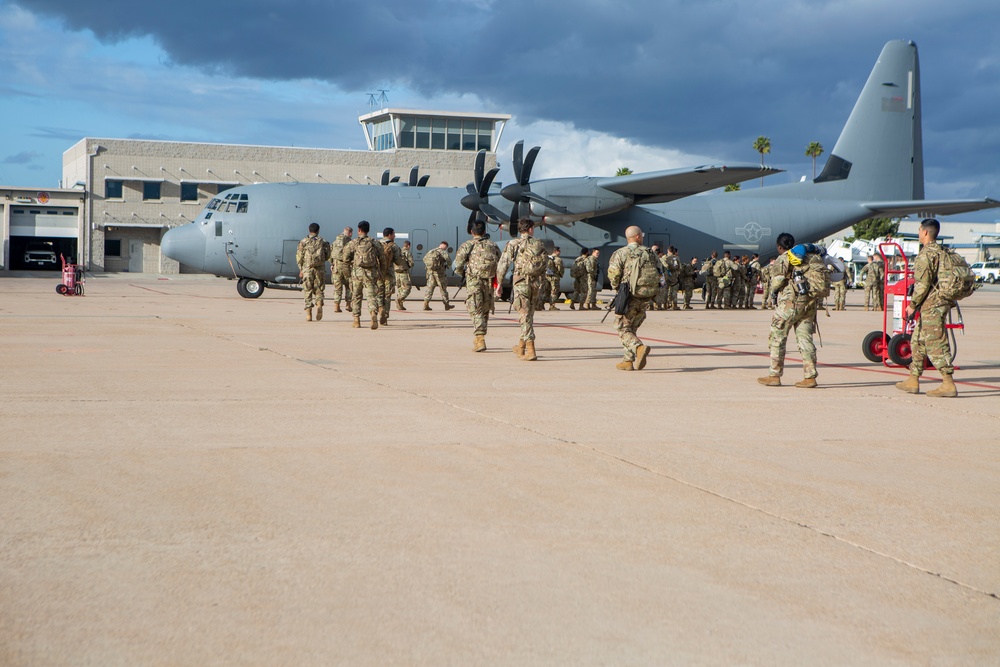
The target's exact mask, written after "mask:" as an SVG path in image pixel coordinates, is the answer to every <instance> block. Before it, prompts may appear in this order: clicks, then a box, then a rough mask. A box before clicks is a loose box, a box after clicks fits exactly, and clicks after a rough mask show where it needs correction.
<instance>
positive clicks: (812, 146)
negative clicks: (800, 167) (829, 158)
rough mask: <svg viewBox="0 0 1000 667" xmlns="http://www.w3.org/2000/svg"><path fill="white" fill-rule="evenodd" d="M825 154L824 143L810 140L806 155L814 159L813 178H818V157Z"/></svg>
mask: <svg viewBox="0 0 1000 667" xmlns="http://www.w3.org/2000/svg"><path fill="white" fill-rule="evenodd" d="M822 154H823V144H821V143H819V142H818V141H810V142H809V145H808V146H806V155H807V156H809V157H811V158H812V159H813V178H816V158H818V157H819V156H820V155H822Z"/></svg>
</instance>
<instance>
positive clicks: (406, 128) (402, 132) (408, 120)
mask: <svg viewBox="0 0 1000 667" xmlns="http://www.w3.org/2000/svg"><path fill="white" fill-rule="evenodd" d="M415 138H416V135H415V133H414V121H413V117H412V116H405V117H403V118H400V119H399V146H400V148H413V146H414V141H415Z"/></svg>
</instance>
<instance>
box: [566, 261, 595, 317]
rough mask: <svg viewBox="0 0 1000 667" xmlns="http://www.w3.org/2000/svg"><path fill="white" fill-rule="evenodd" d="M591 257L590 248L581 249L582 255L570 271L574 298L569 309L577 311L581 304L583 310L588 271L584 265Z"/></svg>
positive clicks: (574, 262)
mask: <svg viewBox="0 0 1000 667" xmlns="http://www.w3.org/2000/svg"><path fill="white" fill-rule="evenodd" d="M589 256H590V248H580V255H579V256H578V257H577V258H576V259H574V260H573V266H571V267H570V269H569V277H570V278H572V279H573V298H572V299H570V301H569V309H570V310H575V306H576V305H577V304H579V306H580V310H583V300H584V299H586V298H587V269H586V268H585V267H584V265H583V263H584V262H586V261H587V257H589Z"/></svg>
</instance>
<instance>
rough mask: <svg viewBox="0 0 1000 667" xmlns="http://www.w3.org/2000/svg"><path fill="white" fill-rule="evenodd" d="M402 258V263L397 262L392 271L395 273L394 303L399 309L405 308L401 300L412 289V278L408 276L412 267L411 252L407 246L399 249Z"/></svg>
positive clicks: (404, 299) (403, 299) (408, 294)
mask: <svg viewBox="0 0 1000 667" xmlns="http://www.w3.org/2000/svg"><path fill="white" fill-rule="evenodd" d="M399 252H400V254H401V256H402V258H403V263H402V264H397V265H396V267H395V271H394V273H395V274H396V305H397V306H399V309H400V310H405V309H406V307H405V306H404V305H403V302H404V301H406V297H408V296H410V291H412V290H413V280H412V278H410V269H412V268H413V254H412V253H410V249H409V248H402V249H400V251H399Z"/></svg>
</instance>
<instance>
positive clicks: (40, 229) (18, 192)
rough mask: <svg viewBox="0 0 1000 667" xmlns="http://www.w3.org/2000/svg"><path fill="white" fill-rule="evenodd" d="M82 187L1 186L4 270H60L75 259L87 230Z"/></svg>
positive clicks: (1, 265) (0, 234)
mask: <svg viewBox="0 0 1000 667" xmlns="http://www.w3.org/2000/svg"><path fill="white" fill-rule="evenodd" d="M85 199H86V193H85V192H84V191H83V189H82V188H79V189H78V188H73V189H64V188H54V189H40V188H20V187H0V240H2V246H3V254H2V255H0V270H5V271H19V270H25V269H31V270H58V269H60V268H61V264H60V261H59V255H64V256H65V257H66V259H67V261H69V262H75V261H76V257H77V252H78V248H79V247H80V245H79V239H80V238H82V237H83V233H84V225H85V223H84V219H83V211H84V203H85Z"/></svg>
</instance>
